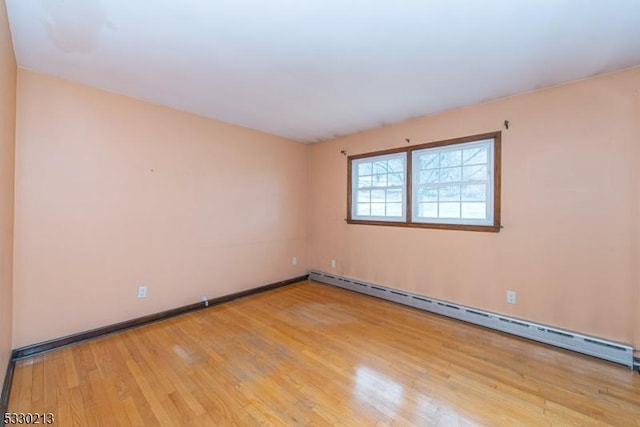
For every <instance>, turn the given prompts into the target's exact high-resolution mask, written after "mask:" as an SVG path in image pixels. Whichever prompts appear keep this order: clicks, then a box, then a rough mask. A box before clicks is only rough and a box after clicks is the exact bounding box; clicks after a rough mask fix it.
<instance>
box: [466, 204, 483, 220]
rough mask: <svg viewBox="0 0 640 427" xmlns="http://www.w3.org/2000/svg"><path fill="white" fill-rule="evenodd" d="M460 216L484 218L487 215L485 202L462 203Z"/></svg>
mask: <svg viewBox="0 0 640 427" xmlns="http://www.w3.org/2000/svg"><path fill="white" fill-rule="evenodd" d="M462 217H463V218H470V219H484V218H486V217H487V204H486V203H463V204H462Z"/></svg>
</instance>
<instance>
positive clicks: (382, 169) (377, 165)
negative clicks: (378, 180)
mask: <svg viewBox="0 0 640 427" xmlns="http://www.w3.org/2000/svg"><path fill="white" fill-rule="evenodd" d="M387 172H388V169H387V161H386V160H379V161H377V162H374V163H373V173H374V174H381V173H387Z"/></svg>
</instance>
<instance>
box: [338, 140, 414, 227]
mask: <svg viewBox="0 0 640 427" xmlns="http://www.w3.org/2000/svg"><path fill="white" fill-rule="evenodd" d="M407 158H408V156H407V153H406V152H401V153H392V154H383V155H377V156H370V157H363V158H360V159H354V160H352V162H351V168H352V169H351V189H352V192H353V193H352V197H351V206H350V210H351V219H353V220H361V221H384V222H405V221H406V220H407V213H406V212H407ZM391 159H401V160H402V165H403V168H402V174H403V176H404V179H403V180H402V185H395V186H389V185H384V186H374V185H372V186H370V187H359V186H358V181H359V178H360V177H361V175H359V174H358V170H359V168H358V166H359V165H361V164H363V163H372V164H373V163H375V162H377V161H381V160H391ZM386 174H387V175H388V174H389V172H387V173H386ZM374 175H375V173H374V171H373V170H372V173H371V175H362V176H374ZM367 188H368V189H369V190H371V191H373V190H383V191H385V197H386V190H389V189H394V190H400V191H401V195H402V200H401V203H402V206H401V213H402V215H401V216H388V215H358V191H359V190H364V189H367ZM371 203H373V202H370V204H371ZM387 203H390V202H387V201H386V199H385V205H386V204H387ZM385 208H386V206H385Z"/></svg>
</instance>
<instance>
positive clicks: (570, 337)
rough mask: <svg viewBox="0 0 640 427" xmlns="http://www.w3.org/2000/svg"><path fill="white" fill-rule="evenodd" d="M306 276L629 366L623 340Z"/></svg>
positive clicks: (331, 278) (629, 355) (376, 287)
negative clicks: (610, 339)
mask: <svg viewBox="0 0 640 427" xmlns="http://www.w3.org/2000/svg"><path fill="white" fill-rule="evenodd" d="M309 280H315V281H318V282H322V283H326V284H329V285H334V286H338V287H340V288H344V289H348V290H350V291H355V292H360V293H363V294H367V295H371V296H374V297H377V298H382V299H385V300H389V301H393V302H397V303H400V304H404V305H408V306H411V307H414V308H418V309H420V310H425V311H429V312H432V313H436V314H441V315H443V316H447V317H452V318H454V319H459V320H463V321H465V322H469V323H473V324H476V325H480V326H484V327H487V328H490V329H495V330H498V331H502V332H506V333H509V334H513V335H517V336H520V337H523V338H528V339H531V340H534V341H539V342H542V343H545V344H550V345H553V346H556V347H561V348H565V349H568V350H573V351H575V352H578V353H583V354H587V355H589V356H594V357H598V358H600V359H604V360H608V361H610V362H615V363H620V364H622V365H625V366H627V367H629V368H631V369H633V347H631V346H629V345H627V344H622V343H618V342H614V341H609V340H605V339H602V338H597V337H592V336H589V335H583V334H579V333H576V332H572V331H567V330H564V329H560V328H556V327H552V326H547V325H541V324H538V323H533V322H529V321H526V320H521V319H516V318H513V317H508V316H504V315H501V314H496V313H492V312H488V311H483V310H478V309H475V308H471V307H466V306H463V305H459V304H455V303H451V302H447V301H441V300H437V299H435V298H429V297H425V296H422V295H416V294H412V293H409V292H406V291H401V290H398V289H393V288H388V287H386V286H381V285H377V284H373V283H367V282H364V281H361V280H357V279H350V278H348V277H341V276H337V275H335V274H329V273H324V272H320V271H311V272H310V273H309Z"/></svg>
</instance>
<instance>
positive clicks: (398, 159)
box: [351, 153, 407, 221]
mask: <svg viewBox="0 0 640 427" xmlns="http://www.w3.org/2000/svg"><path fill="white" fill-rule="evenodd" d="M406 163H407V154H406V153H399V154H388V155H383V156H374V157H365V158H362V159H357V160H354V161H353V162H352V164H351V165H352V166H351V167H352V168H353V172H352V174H351V176H352V182H351V188H353V190H354V192H353V194H354V197H353V199H352V208H351V211H352V218H354V219H363V220H378V221H404V220H405V218H406V208H405V206H406V197H405V194H406V192H407V190H406V179H405V175H406Z"/></svg>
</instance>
